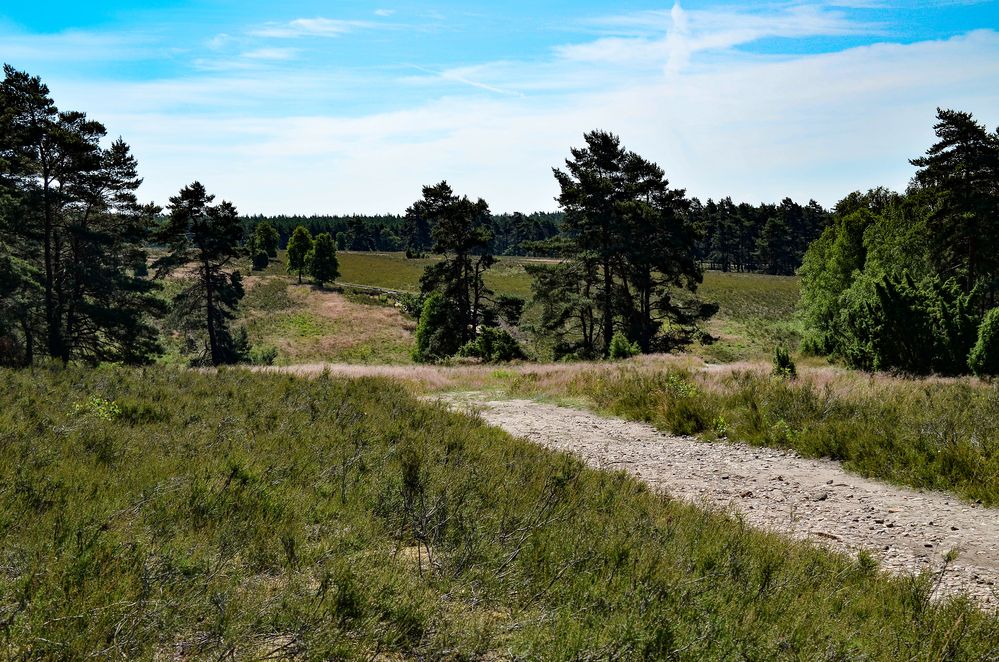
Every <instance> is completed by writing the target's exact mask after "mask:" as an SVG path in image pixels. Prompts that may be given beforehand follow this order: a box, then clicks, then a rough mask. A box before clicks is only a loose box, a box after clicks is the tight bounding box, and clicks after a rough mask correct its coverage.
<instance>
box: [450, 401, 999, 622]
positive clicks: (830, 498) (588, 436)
mask: <svg viewBox="0 0 999 662" xmlns="http://www.w3.org/2000/svg"><path fill="white" fill-rule="evenodd" d="M442 397H443V398H444V399H445V401H446V402H447V403H448V404H449V405H450V406H452V407H453V408H456V409H461V410H466V411H471V412H473V413H477V414H479V415H480V416H481V417H482V419H483V420H484V421H485V422H486V423H488V424H490V425H495V426H498V427H501V428H503V429H504V430H506V431H507V432H509V433H511V434H513V435H515V436H518V437H523V438H525V439H528V440H530V441H532V442H535V443H537V444H540V445H542V446H545V447H546V448H551V449H554V450H558V451H567V452H570V453H574V454H576V455H578V456H579V457H581V458H582V459H583V460H585V461H586V462H587V463H588V464H590V465H591V466H593V467H596V468H599V469H613V470H625V471H627V472H628V473H630V474H632V475H634V476H637V477H638V478H640V479H641V480H643V481H645V482H646V483H648V484H649V485H651V486H652V487H653V488H655V489H657V490H660V491H662V492H665V493H667V494H669V495H671V496H673V497H676V498H680V499H684V500H687V501H691V502H693V503H696V504H700V505H708V506H712V507H716V508H722V509H726V510H728V511H729V512H732V513H736V514H738V515H739V516H740V517H742V518H743V519H744V521H745V522H747V523H748V524H751V525H753V526H756V527H759V528H761V529H766V530H770V531H774V532H777V533H780V534H783V535H788V536H792V537H794V538H800V539H807V540H810V541H814V542H816V543H820V544H823V545H826V546H829V547H831V548H833V549H836V550H839V551H842V552H847V553H850V554H855V553H856V552H857V551H859V550H868V551H869V552H870V553H871V554H872V555H873V556H874V557H875V558H877V559H879V560H880V561H881V564H882V567H883V568H885V569H886V570H889V571H891V572H895V573H912V572H917V571H921V570H932V571H938V570H940V568H941V567H943V565H944V557H945V555H947V554H948V552H950V551H951V550H955V551H956V552H957V559H956V560H955V561H953V562H952V563H950V564H949V566H948V567H947V569H946V572H945V573H944V574H943V576H942V580H941V582H940V590H941V591H943V592H948V593H951V592H958V591H964V592H966V593H968V594H969V595H971V596H972V597H973V598H974V599H976V600H977V601H978V602H979V603H980V604H981V605H982V606H983V607H985V608H986V609H997V608H999V510H995V509H988V508H983V507H981V506H978V505H975V504H969V503H967V502H963V501H961V500H960V499H958V498H956V497H953V496H949V495H946V494H942V493H934V492H922V491H915V490H910V489H905V488H900V487H895V486H892V485H887V484H884V483H879V482H876V481H873V480H867V479H865V478H861V477H859V476H856V475H853V474H849V473H847V472H845V471H843V469H841V468H840V467H839V465H837V464H836V463H834V462H832V461H826V460H813V459H806V458H802V457H800V456H798V455H796V454H794V453H790V452H786V451H780V450H774V449H767V448H758V447H753V446H747V445H743V444H736V443H709V442H703V441H698V440H697V439H694V438H690V437H675V436H670V435H666V434H663V433H661V432H659V431H657V430H655V429H654V428H653V427H651V426H649V425H644V424H641V423H634V422H630V421H624V420H620V419H613V418H602V417H600V416H597V415H595V414H591V413H588V412H584V411H578V410H575V409H569V408H566V407H558V406H553V405H547V404H540V403H537V402H534V401H531V400H495V399H490V396H488V395H487V394H483V393H462V394H449V395H446V396H442Z"/></svg>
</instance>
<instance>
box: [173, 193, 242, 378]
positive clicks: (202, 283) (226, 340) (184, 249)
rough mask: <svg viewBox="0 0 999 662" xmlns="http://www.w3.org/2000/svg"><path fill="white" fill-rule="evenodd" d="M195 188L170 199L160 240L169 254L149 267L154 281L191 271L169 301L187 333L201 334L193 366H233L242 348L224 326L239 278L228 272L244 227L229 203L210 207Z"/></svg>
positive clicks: (232, 312)
mask: <svg viewBox="0 0 999 662" xmlns="http://www.w3.org/2000/svg"><path fill="white" fill-rule="evenodd" d="M214 200H215V196H214V195H209V194H208V192H207V191H206V190H205V187H204V186H203V185H202V184H201V183H200V182H194V183H193V184H191V185H189V186H185V187H184V188H182V189H181V190H180V193H178V194H177V195H175V196H173V197H171V198H170V207H169V209H170V216H169V219H168V222H167V224H166V225H165V226H164V227H163V228H162V229H161V232H160V239H161V240H162V241H164V242H166V243H167V245H168V247H169V253H168V254H167V255H165V256H164V257H162V258H160V259H159V260H157V261H156V262H155V263H154V267H155V268H156V271H157V276H158V277H163V276H165V275H166V274H168V273H171V272H173V271H175V270H177V269H178V268H180V267H190V270H191V272H192V278H190V279H189V281H188V284H187V285H186V286H185V287H184V289H183V290H181V292H180V293H179V294H177V295H176V296H175V297H174V311H175V314H176V316H177V318H178V319H179V320H181V321H182V322H184V323H186V324H187V328H188V329H189V330H194V329H200V330H202V331H204V332H205V336H206V338H207V345H206V347H205V350H204V352H202V353H201V355H200V356H199V357H198V358H196V359H195V363H201V364H204V363H207V364H210V365H222V364H228V363H237V362H239V361H240V360H242V359H243V358H245V357H244V356H243V354H244V353H245V350H246V347H244V346H243V345H245V342H241V341H240V337H239V336H238V335H237V336H234V335H233V333H232V330H231V328H230V326H229V322H230V321H231V320H232V319H233V318H234V317H235V315H236V309H237V307H238V305H239V301H240V300H241V299H242V298H243V294H244V292H243V285H242V278H241V276H240V273H239V271H236V270H234V269H232V265H233V262H235V260H236V259H237V258H239V257H240V256H241V255H242V254H243V251H242V249H241V248H240V245H239V243H240V240H241V239H242V237H243V225H242V223H241V222H240V220H239V216H238V214H237V213H236V208H235V207H234V206H233V205H232V204H231V203H229V202H224V201H223V202H221V203H219V204H217V205H213V204H212V202H213V201H214Z"/></svg>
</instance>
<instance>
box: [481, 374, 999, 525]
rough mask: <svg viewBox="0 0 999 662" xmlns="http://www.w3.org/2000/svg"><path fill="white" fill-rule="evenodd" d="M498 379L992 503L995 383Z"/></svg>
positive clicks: (687, 377) (996, 484) (822, 378)
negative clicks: (787, 449)
mask: <svg viewBox="0 0 999 662" xmlns="http://www.w3.org/2000/svg"><path fill="white" fill-rule="evenodd" d="M500 381H501V382H505V383H502V384H501V385H500V386H499V387H500V388H504V389H506V390H508V391H509V392H511V393H514V394H519V395H524V394H526V395H533V396H546V397H553V398H570V399H573V400H576V401H581V402H582V403H584V404H586V405H588V406H592V407H594V408H596V409H598V410H601V411H604V412H608V413H612V414H615V415H619V416H624V417H627V418H631V419H633V420H640V421H645V422H649V423H652V424H653V425H655V426H656V427H658V428H660V429H662V430H665V431H669V432H675V433H678V434H701V435H702V436H704V437H706V438H708V439H717V438H722V437H724V438H728V439H732V440H735V441H741V442H746V443H750V444H756V445H764V446H777V447H782V448H792V449H794V450H796V451H797V452H799V453H801V454H802V455H805V456H809V457H827V458H831V459H833V460H837V461H839V462H842V463H843V465H844V466H845V467H846V468H847V469H850V470H852V471H856V472H857V473H860V474H862V475H865V476H869V477H873V478H879V479H883V480H888V481H891V482H895V483H898V484H902V485H908V486H912V487H918V488H927V489H936V490H947V491H950V492H953V493H955V494H958V495H960V496H962V497H964V498H966V499H969V500H980V501H982V502H983V503H985V504H987V505H993V506H994V505H997V504H999V385H992V386H988V385H986V384H983V383H981V382H979V381H977V380H973V379H951V380H944V379H922V380H910V379H901V378H896V377H890V376H887V375H875V376H872V375H867V374H864V373H857V372H848V371H845V370H839V369H835V368H820V369H806V370H804V371H802V375H801V377H800V378H799V379H797V380H793V381H789V380H785V379H780V378H776V377H773V376H772V375H770V374H768V367H767V366H761V365H757V366H748V365H747V366H743V367H742V368H739V367H735V368H734V369H721V370H686V369H683V368H672V367H668V366H667V367H658V368H657V367H652V368H650V367H648V366H640V365H639V366H630V365H628V364H622V366H621V367H620V368H618V369H617V370H613V369H607V367H601V368H600V369H588V370H587V369H577V370H574V371H571V372H563V373H559V372H552V373H550V374H548V375H545V374H539V373H535V374H513V373H511V374H510V375H508V379H506V380H500ZM494 386H495V384H494Z"/></svg>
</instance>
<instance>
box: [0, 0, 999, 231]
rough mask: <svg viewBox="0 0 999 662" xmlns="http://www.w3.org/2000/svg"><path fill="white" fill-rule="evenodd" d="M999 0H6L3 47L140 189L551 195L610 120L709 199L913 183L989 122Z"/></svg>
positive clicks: (390, 203)
mask: <svg viewBox="0 0 999 662" xmlns="http://www.w3.org/2000/svg"><path fill="white" fill-rule="evenodd" d="M997 31H999V4H997V3H996V2H945V1H935V2H934V1H930V2H915V1H912V0H908V1H906V0H899V1H891V0H886V1H885V2H879V1H876V0H843V1H840V2H835V1H833V2H797V1H785V2H773V3H769V2H741V3H740V2H738V1H735V2H694V1H693V0H689V1H688V2H683V3H682V4H680V3H676V4H670V3H668V2H667V3H655V2H643V1H638V0H624V1H619V2H597V1H595V0H582V1H580V0H577V1H573V2H570V1H568V0H558V1H554V2H545V3H539V2H524V1H521V0H515V1H512V2H504V3H488V4H487V3H474V2H452V1H446V2H436V3H425V2H419V3H418V2H410V1H407V0H400V1H395V2H393V1H389V0H385V1H384V2H382V1H376V2H365V1H362V0H349V1H344V2H316V1H306V0H291V1H286V2H282V3H273V2H262V1H256V0H251V1H246V0H244V1H241V2H237V1H236V0H213V1H206V0H176V1H172V2H141V3H140V2H136V1H134V0H131V1H128V0H106V1H104V2H100V3H87V2H47V3H45V4H44V8H42V5H40V4H33V3H27V2H9V3H4V5H2V6H0V59H2V60H3V61H5V62H8V63H10V64H12V65H14V66H15V67H16V68H18V69H23V70H27V71H29V72H31V73H34V74H38V75H40V76H41V77H42V79H43V80H44V81H45V82H46V83H48V85H49V87H50V88H51V90H52V94H53V96H54V98H55V100H56V103H57V104H58V105H59V106H60V107H61V108H63V109H78V110H84V111H86V112H88V113H89V114H90V115H91V116H92V117H94V118H95V119H98V120H100V121H102V122H104V123H105V124H106V125H107V126H108V128H109V131H110V133H111V135H112V136H117V135H121V136H123V137H124V138H125V140H126V141H127V142H128V143H129V144H131V145H132V148H133V150H134V152H135V153H136V156H137V157H138V159H139V164H140V169H141V172H142V174H143V175H144V176H145V178H146V183H145V184H144V185H143V189H142V191H141V193H142V195H143V197H144V198H145V199H152V200H155V201H157V202H159V203H161V204H162V203H165V201H166V199H167V197H168V196H169V195H171V194H173V193H175V192H176V191H177V190H178V189H179V188H180V187H181V186H183V185H184V184H186V183H189V182H190V181H192V180H194V179H199V180H201V181H202V182H204V183H205V184H206V186H208V187H209V190H211V191H212V192H214V193H216V194H217V195H218V196H219V197H220V198H225V199H229V200H232V201H233V202H234V203H235V204H236V205H237V207H239V209H240V210H241V211H243V212H246V213H257V212H262V213H277V212H287V213H349V212H383V211H387V212H401V211H402V210H403V209H404V208H405V207H406V206H407V205H408V204H409V203H411V202H412V201H414V200H415V199H416V198H418V197H419V194H420V186H421V185H422V184H427V183H433V182H436V181H439V180H441V179H448V180H449V181H450V182H451V183H452V185H453V186H454V187H455V188H456V190H458V191H459V192H462V193H466V194H468V195H470V196H481V197H484V198H485V199H486V200H488V201H489V202H490V204H491V206H492V207H493V209H494V210H497V211H513V210H524V211H529V210H538V209H553V208H555V203H554V201H553V197H554V196H555V195H556V193H557V190H556V186H555V182H554V179H553V178H552V176H551V167H552V166H557V165H559V164H560V162H561V161H562V160H563V159H564V158H565V157H566V156H567V155H568V151H569V148H570V147H571V146H573V145H578V144H579V143H580V142H581V139H582V134H583V133H584V132H585V131H587V130H590V129H594V128H602V129H607V130H611V131H614V132H616V133H619V134H620V135H621V136H622V139H623V141H624V143H625V145H626V146H627V147H629V148H630V149H633V150H634V151H637V152H639V153H640V154H642V155H644V156H646V157H648V158H651V159H653V160H655V161H657V162H659V163H660V165H662V166H663V167H664V168H665V169H666V171H667V174H668V176H669V177H670V179H671V180H672V182H673V183H674V184H676V185H678V186H683V187H685V188H687V190H688V191H689V193H690V194H691V195H697V196H699V197H701V198H702V199H705V198H708V197H716V198H717V197H719V196H723V195H732V196H733V197H734V198H737V199H741V200H749V201H754V202H757V201H766V200H776V199H779V198H781V197H783V196H784V195H791V196H792V197H795V198H797V199H800V200H802V201H805V200H807V199H808V198H815V199H817V200H819V201H820V202H822V203H824V204H827V205H828V204H832V203H834V202H835V201H836V200H837V199H839V198H840V197H842V196H843V195H845V194H846V193H848V192H850V191H851V190H854V189H858V188H868V187H872V186H877V185H886V186H890V187H893V188H901V187H904V186H905V184H906V182H907V180H908V179H909V177H910V176H911V174H912V168H911V167H910V166H909V165H908V164H907V159H908V158H910V157H913V156H916V155H918V154H919V153H920V152H921V151H923V150H924V149H925V148H926V147H927V146H928V145H929V144H930V143H931V141H932V138H933V136H932V123H933V113H934V109H935V108H936V107H937V106H947V107H955V108H960V109H964V110H970V111H972V112H973V113H975V114H976V116H977V117H979V119H981V120H982V121H984V122H986V123H987V124H988V125H989V126H990V127H991V128H995V127H996V125H997V124H999V32H997Z"/></svg>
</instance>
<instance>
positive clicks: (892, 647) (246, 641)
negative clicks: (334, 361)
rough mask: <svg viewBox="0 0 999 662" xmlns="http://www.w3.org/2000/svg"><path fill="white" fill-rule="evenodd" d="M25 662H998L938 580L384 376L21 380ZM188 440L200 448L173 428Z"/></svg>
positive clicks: (84, 375)
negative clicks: (626, 469)
mask: <svg viewBox="0 0 999 662" xmlns="http://www.w3.org/2000/svg"><path fill="white" fill-rule="evenodd" d="M0 376H2V379H0V430H2V437H0V443H2V444H3V447H4V455H5V457H6V458H8V460H9V461H6V462H4V463H2V464H0V479H2V483H3V485H4V486H5V487H4V488H3V489H2V490H0V512H2V513H3V517H2V520H0V527H2V533H3V536H2V540H3V543H2V545H3V558H4V572H3V573H2V574H0V596H2V597H0V618H2V619H3V625H4V627H3V628H2V630H0V642H2V643H0V646H3V649H4V652H5V654H6V655H7V656H9V657H15V658H16V657H61V658H73V657H80V656H85V655H88V654H97V655H99V656H107V657H112V656H113V657H125V658H137V657H143V658H148V657H173V656H179V657H237V658H265V657H268V656H270V657H295V656H308V657H310V658H324V659H361V658H365V659H370V658H378V657H379V656H383V657H385V658H390V659H391V658H394V657H397V656H404V657H409V656H417V657H424V658H440V657H448V658H453V659H468V658H476V657H509V658H514V659H525V658H529V659H579V658H581V657H592V658H618V659H619V658H632V659H643V658H644V659H649V658H686V659H705V658H712V659H720V658H729V657H733V656H735V657H753V658H766V659H773V658H785V657H803V658H827V657H828V658H832V659H856V658H865V659H941V658H949V659H970V658H973V659H979V658H988V657H989V656H990V655H994V653H995V651H996V650H997V647H999V639H997V637H999V627H997V626H999V624H997V623H996V620H995V616H994V615H987V614H985V613H983V612H980V611H977V610H976V609H975V608H974V607H973V606H971V605H970V604H969V603H967V602H965V601H964V600H962V599H955V600H934V599H932V598H931V594H932V591H933V586H934V577H933V576H930V575H923V576H919V577H914V578H898V579H893V578H889V577H888V576H887V575H884V574H881V573H879V572H877V570H876V567H877V564H876V562H874V561H873V560H872V559H871V558H870V557H868V556H864V555H861V556H860V557H859V558H857V559H850V558H848V557H845V556H840V555H837V554H834V553H831V552H828V551H825V550H822V549H819V548H816V547H813V546H810V545H806V544H803V543H791V542H789V541H787V540H783V539H781V538H779V537H777V536H775V535H772V534H765V533H761V532H758V531H754V530H752V529H750V528H748V527H746V526H745V525H743V524H741V523H739V522H738V521H736V520H735V519H732V518H729V517H726V516H724V515H721V514H712V513H708V512H705V511H703V510H700V509H698V508H696V507H694V506H689V505H683V504H681V503H679V502H675V501H670V500H667V499H663V498H661V497H659V496H656V495H655V494H653V493H652V492H650V491H649V490H648V489H646V488H645V487H643V486H642V485H641V484H639V483H638V482H636V481H634V480H633V479H630V478H628V477H626V476H625V475H623V474H620V473H610V472H598V471H593V470H589V469H586V468H584V466H583V465H582V463H581V462H580V461H578V460H576V459H572V458H570V457H568V456H563V455H557V454H552V453H550V452H547V451H544V450H542V449H540V448H537V447H535V446H532V445H531V444H529V443H527V442H525V441H518V440H514V439H512V438H511V437H509V436H508V435H506V434H505V433H503V432H501V431H498V430H496V429H493V428H488V427H486V426H484V425H483V424H482V423H481V422H477V421H475V420H474V419H472V418H469V417H466V416H462V415H457V414H451V413H448V412H446V411H445V410H444V409H443V408H442V407H440V406H436V405H429V404H425V403H419V402H417V401H416V400H414V399H413V398H412V397H410V396H409V395H407V394H406V393H405V392H404V391H403V390H402V389H401V388H400V387H399V386H397V385H393V384H391V383H389V382H387V381H375V380H360V381H345V380H341V379H332V378H328V377H320V378H318V379H313V380H302V379H299V378H294V377H290V376H282V375H266V374H253V373H249V372H245V371H223V372H219V373H214V372H213V373H203V372H194V371H187V370H181V369H158V370H147V371H145V372H140V371H137V370H128V369H123V368H118V369H115V368H100V369H96V370H95V369H84V368H75V367H70V368H68V369H61V368H60V369H36V370H34V371H20V372H14V371H9V370H8V371H5V372H3V373H2V374H0ZM179 430H182V431H183V433H182V434H178V431H179Z"/></svg>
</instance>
